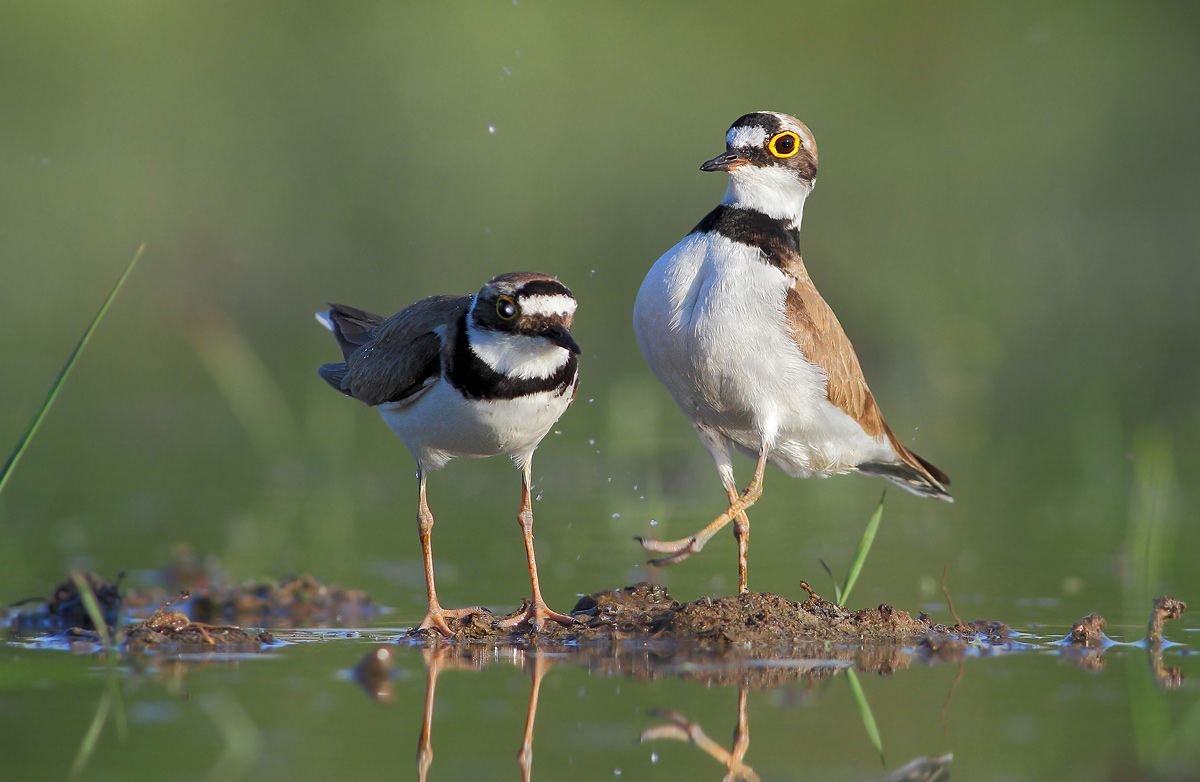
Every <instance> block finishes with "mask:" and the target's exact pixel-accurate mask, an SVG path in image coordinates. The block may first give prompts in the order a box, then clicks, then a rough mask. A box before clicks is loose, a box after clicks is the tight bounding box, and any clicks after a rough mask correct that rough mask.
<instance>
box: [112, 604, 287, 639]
mask: <svg viewBox="0 0 1200 782" xmlns="http://www.w3.org/2000/svg"><path fill="white" fill-rule="evenodd" d="M187 598H188V593H187V592H184V593H182V594H181V595H180V596H179V597H177V598H175V599H174V600H171V601H169V602H167V603H166V604H164V605H163V606H162V607H161V608H159V609H158V610H157V611H155V612H154V613H153V614H152V615H151V616H150V618H149V619H147V620H146V621H145V622H138V623H137V624H132V625H130V626H128V627H126V628H125V637H124V648H125V651H126V652H130V653H139V652H148V651H151V650H156V651H170V652H175V653H180V652H197V651H199V652H221V653H223V654H230V653H235V652H258V651H262V647H263V645H264V644H271V643H274V642H275V639H274V637H273V636H272V635H271V634H270V633H268V632H267V631H266V630H257V629H249V630H248V629H246V628H244V627H238V626H236V625H213V624H208V623H206V622H193V621H192V620H191V619H189V618H188V616H187V614H185V613H183V612H182V611H171V610H168V609H170V608H171V606H172V605H173V604H174V603H176V602H177V601H179V600H186V599H187Z"/></svg>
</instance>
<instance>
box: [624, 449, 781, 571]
mask: <svg viewBox="0 0 1200 782" xmlns="http://www.w3.org/2000/svg"><path fill="white" fill-rule="evenodd" d="M705 445H708V442H707V441H706V442H705ZM710 450H712V449H711V448H710ZM768 452H769V447H768V446H767V445H766V444H765V443H764V444H763V445H762V447H761V448H760V450H759V453H758V463H757V464H756V465H755V467H754V477H753V478H751V479H750V484H749V485H748V486H747V487H746V490H745V491H744V492H742V493H741V494H740V495H739V494H737V491H736V489H735V488H734V486H735V484H734V483H733V471H732V469H730V470H728V473H726V471H725V470H723V469H722V467H723V466H724V465H723V464H722V463H721V462H720V461H718V463H717V469H718V472H720V473H721V477H722V483H725V490H726V492H727V493H728V494H729V508H728V509H726V511H725V512H724V513H722V514H721V515H720V516H718V517H717V518H716V519H714V520H713V521H712V523H710V524H709V525H708V526H707V527H705V528H704V529H702V530H700V531H699V532H697V533H696V534H695V535H692V536H691V537H687V538H680V539H679V540H671V541H661V540H647V539H646V538H642V537H638V538H635V540H637V542H638V543H641V544H642V548H644V549H646V550H647V551H655V552H661V553H664V554H668V555H669V556H666V557H661V558H659V559H652V560H650V564H652V565H656V566H660V567H661V566H663V565H672V564H674V563H676V562H681V561H683V560H685V559H687V558H688V557H689V556H691V555H692V554H695V553H696V552H697V551H699V550H701V549H702V548H704V544H705V543H707V542H708V541H709V539H710V538H711V537H712V536H713V535H715V534H717V532H719V531H720V530H721V528H722V527H724V526H725V525H726V524H728V523H729V522H730V521H733V520H734V519H737V520H738V524H737V525H736V526H735V527H734V532H735V533H737V535H738V581H739V588H740V590H741V591H742V592H745V591H746V549H747V547H748V545H749V540H750V519H749V517H748V516H746V509H747V508H749V507H750V506H751V505H753V504H754V503H755V502H757V501H758V498H759V497H760V496H762V482H763V472H764V471H765V470H766V468H767V454H768ZM715 457H716V454H715V453H714V458H715ZM726 457H728V451H727V450H726ZM726 474H728V480H726ZM739 527H740V530H739Z"/></svg>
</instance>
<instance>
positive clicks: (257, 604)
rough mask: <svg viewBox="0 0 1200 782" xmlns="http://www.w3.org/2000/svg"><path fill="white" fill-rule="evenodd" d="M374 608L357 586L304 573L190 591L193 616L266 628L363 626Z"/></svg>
mask: <svg viewBox="0 0 1200 782" xmlns="http://www.w3.org/2000/svg"><path fill="white" fill-rule="evenodd" d="M377 610H378V607H377V606H376V605H375V602H374V601H373V600H372V599H371V597H370V596H369V595H368V594H367V593H366V592H363V591H362V590H360V589H346V588H344V587H339V586H328V585H326V584H322V583H321V582H319V581H317V580H316V579H315V578H313V577H312V576H310V575H308V574H304V575H300V576H288V577H286V578H283V579H281V580H279V581H276V582H271V583H263V582H251V583H247V584H242V585H241V586H236V587H223V588H220V587H213V588H210V589H208V590H206V591H202V592H199V593H197V594H194V595H193V598H192V610H191V614H192V616H193V617H194V618H196V619H204V620H210V621H211V620H216V619H231V620H233V621H234V622H237V623H239V624H256V625H268V626H270V627H323V626H328V625H340V624H346V623H350V624H363V623H364V622H363V620H365V619H366V618H368V617H370V616H372V615H374V614H375V613H376V611H377Z"/></svg>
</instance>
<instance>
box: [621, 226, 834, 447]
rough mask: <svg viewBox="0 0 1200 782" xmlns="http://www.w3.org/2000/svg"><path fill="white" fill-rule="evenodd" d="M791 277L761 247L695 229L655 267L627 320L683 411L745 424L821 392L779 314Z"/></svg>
mask: <svg viewBox="0 0 1200 782" xmlns="http://www.w3.org/2000/svg"><path fill="white" fill-rule="evenodd" d="M791 285H792V281H791V279H790V278H789V277H788V276H787V275H786V274H784V273H783V272H782V271H780V270H779V269H778V268H776V267H775V266H773V265H772V264H770V263H768V262H766V261H765V260H764V257H763V255H762V251H761V250H760V249H759V248H757V247H752V246H749V245H747V244H743V243H741V242H737V241H733V240H731V239H729V238H727V237H725V236H722V235H720V234H717V233H694V234H691V235H689V236H687V237H685V238H684V239H683V241H681V242H680V243H679V244H677V245H676V246H675V247H674V248H672V249H671V250H670V251H669V252H667V253H666V254H665V255H664V256H663V257H662V258H660V259H659V260H658V262H657V263H655V264H654V267H653V268H652V269H651V270H650V273H649V274H648V275H647V277H646V280H645V282H644V283H643V284H642V288H641V290H640V291H639V293H638V299H637V304H636V305H635V308H634V326H635V331H636V332H637V337H638V344H639V345H640V346H641V348H642V352H643V353H644V354H645V356H646V360H647V361H648V362H649V364H650V367H651V369H652V370H653V371H654V373H655V375H657V376H658V378H659V379H660V380H661V381H662V382H663V383H664V384H665V385H666V386H667V387H668V388H669V389H670V390H671V392H672V394H673V395H674V396H675V397H676V400H677V401H679V402H680V404H681V406H683V407H684V408H685V409H687V408H689V407H690V408H692V409H694V410H697V411H700V412H707V413H708V414H709V415H714V416H720V417H729V418H731V419H737V420H738V421H742V422H746V423H748V422H749V420H750V419H755V418H758V417H760V416H761V415H763V414H770V415H773V413H769V412H768V411H770V410H777V409H778V408H780V407H784V408H791V407H793V406H796V405H799V406H800V407H807V406H809V405H811V404H814V403H815V402H816V401H817V400H818V399H822V398H824V396H825V392H824V375H823V373H822V372H821V371H820V370H819V369H818V368H817V367H816V366H815V365H813V364H812V363H811V362H809V361H808V360H807V359H806V358H805V356H804V355H803V353H802V352H801V350H800V348H799V346H798V345H797V343H796V341H795V339H794V338H793V336H792V332H791V327H790V326H789V324H788V320H787V315H786V301H787V294H788V290H789V289H790V288H791Z"/></svg>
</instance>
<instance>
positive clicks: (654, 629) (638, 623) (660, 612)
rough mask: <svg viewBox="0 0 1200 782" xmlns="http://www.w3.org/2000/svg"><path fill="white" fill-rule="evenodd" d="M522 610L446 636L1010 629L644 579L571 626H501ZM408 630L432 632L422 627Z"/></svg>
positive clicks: (579, 639)
mask: <svg viewBox="0 0 1200 782" xmlns="http://www.w3.org/2000/svg"><path fill="white" fill-rule="evenodd" d="M522 611H523V608H522V609H518V611H516V612H514V613H513V614H511V615H510V616H509V617H494V616H492V615H491V614H484V615H479V616H469V617H465V618H464V619H461V620H455V621H453V622H451V627H452V629H453V630H454V636H453V638H452V639H450V640H452V641H454V642H460V643H497V642H500V643H514V644H518V645H520V644H528V643H549V644H562V643H570V644H579V643H593V642H602V641H614V640H617V641H619V640H638V641H642V642H672V643H686V644H687V645H688V647H689V650H691V651H695V650H697V649H700V650H709V651H714V652H724V651H730V650H738V649H741V650H754V651H755V652H758V651H760V650H765V651H768V652H769V653H772V654H774V653H777V652H778V651H779V650H780V649H782V648H787V647H792V646H795V645H797V644H812V643H823V644H827V643H842V644H855V645H862V644H876V645H878V644H885V645H886V644H893V645H897V644H918V643H920V642H922V641H925V640H928V639H929V638H931V637H932V638H936V639H958V640H968V641H974V640H976V639H980V640H985V641H989V642H992V643H996V642H1000V641H1002V640H1003V639H1004V638H1007V636H1008V634H1009V631H1008V628H1007V627H1006V626H1005V625H1003V624H1001V623H977V624H975V625H962V626H959V627H956V628H949V627H946V626H945V625H939V624H934V623H932V622H931V621H929V619H928V617H924V616H922V617H920V618H917V619H914V618H913V617H912V615H910V614H908V613H907V612H905V611H901V610H899V609H896V608H893V607H892V606H889V605H880V606H879V607H878V608H869V609H864V610H860V611H850V610H848V609H845V608H842V607H840V606H837V605H835V604H833V603H831V602H829V601H828V600H825V599H824V598H822V597H821V596H820V595H817V594H815V593H810V594H809V597H808V599H806V600H804V601H803V602H795V601H792V600H788V599H787V598H784V597H780V596H779V595H774V594H770V593H765V592H758V593H748V594H744V595H732V596H729V597H720V598H710V597H702V598H700V599H699V600H695V601H692V602H690V603H680V602H679V601H677V600H674V599H673V598H672V597H671V596H670V594H669V593H668V592H667V590H666V588H665V587H663V586H660V585H656V584H647V583H640V584H634V585H633V586H630V587H626V588H624V589H613V590H604V591H601V592H595V593H593V594H591V595H588V596H586V597H583V598H580V600H579V602H578V603H576V605H575V608H574V609H573V610H572V611H571V616H572V617H574V618H575V620H576V623H575V624H574V625H570V626H563V625H559V624H554V623H548V624H547V625H546V628H545V629H544V630H543V632H541V633H539V634H538V635H537V636H532V635H531V634H530V633H529V630H528V628H518V630H516V631H513V630H511V629H505V628H503V627H502V626H501V625H500V623H501V621H502V620H504V619H508V618H511V617H512V616H517V615H519V614H520V613H521V612H522ZM410 635H411V636H412V637H414V638H432V637H433V635H432V633H431V632H430V631H427V630H416V631H413V632H412V633H411V634H410Z"/></svg>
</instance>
